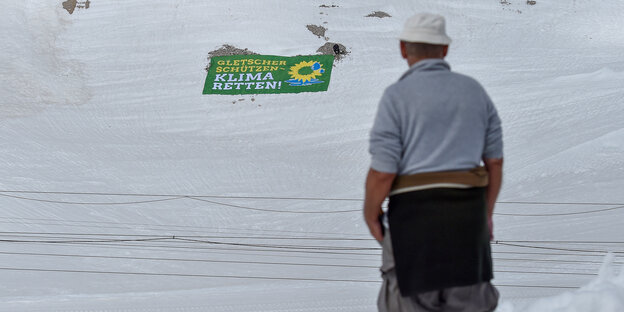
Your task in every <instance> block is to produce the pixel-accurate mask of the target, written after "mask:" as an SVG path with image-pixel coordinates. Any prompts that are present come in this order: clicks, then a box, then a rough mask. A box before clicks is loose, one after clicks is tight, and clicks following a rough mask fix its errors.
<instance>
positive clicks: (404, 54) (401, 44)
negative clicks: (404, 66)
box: [399, 41, 407, 59]
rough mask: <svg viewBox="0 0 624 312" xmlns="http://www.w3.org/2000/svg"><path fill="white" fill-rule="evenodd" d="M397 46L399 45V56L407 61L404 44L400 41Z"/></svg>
mask: <svg viewBox="0 0 624 312" xmlns="http://www.w3.org/2000/svg"><path fill="white" fill-rule="evenodd" d="M399 44H400V48H401V56H402V57H403V58H404V59H407V48H406V47H405V42H404V41H401V42H400V43H399Z"/></svg>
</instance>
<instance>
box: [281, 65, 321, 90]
mask: <svg viewBox="0 0 624 312" xmlns="http://www.w3.org/2000/svg"><path fill="white" fill-rule="evenodd" d="M324 73H325V69H324V68H323V65H322V64H321V63H319V62H315V61H303V62H300V63H297V64H295V65H293V66H291V67H290V71H289V72H288V74H289V75H290V77H291V78H292V79H289V80H286V82H288V83H289V84H290V85H291V86H309V85H313V84H317V83H322V82H323V81H320V80H318V79H317V78H316V77H318V76H321V75H322V74H324Z"/></svg>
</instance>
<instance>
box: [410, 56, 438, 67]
mask: <svg viewBox="0 0 624 312" xmlns="http://www.w3.org/2000/svg"><path fill="white" fill-rule="evenodd" d="M432 59H438V60H443V59H444V57H411V56H410V57H408V58H407V65H409V67H412V65H414V64H416V63H418V62H420V61H422V60H432Z"/></svg>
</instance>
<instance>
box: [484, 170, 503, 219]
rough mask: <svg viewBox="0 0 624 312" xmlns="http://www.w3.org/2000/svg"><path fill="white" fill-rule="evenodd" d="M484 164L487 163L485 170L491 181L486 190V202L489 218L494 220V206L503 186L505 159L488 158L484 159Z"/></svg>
mask: <svg viewBox="0 0 624 312" xmlns="http://www.w3.org/2000/svg"><path fill="white" fill-rule="evenodd" d="M483 163H485V168H486V169H487V171H488V178H489V181H490V183H489V184H488V186H487V190H486V200H487V208H488V210H487V212H488V218H492V214H493V213H494V205H495V204H496V199H497V198H498V193H499V192H500V188H501V185H502V184H503V159H502V158H486V159H483Z"/></svg>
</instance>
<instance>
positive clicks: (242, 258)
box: [0, 0, 624, 312]
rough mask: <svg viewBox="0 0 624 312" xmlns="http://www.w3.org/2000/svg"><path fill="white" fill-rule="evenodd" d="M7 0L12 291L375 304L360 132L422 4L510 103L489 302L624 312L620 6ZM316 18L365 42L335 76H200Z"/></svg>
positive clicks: (99, 303) (5, 301) (52, 296)
mask: <svg viewBox="0 0 624 312" xmlns="http://www.w3.org/2000/svg"><path fill="white" fill-rule="evenodd" d="M0 1H1V2H0V3H1V4H2V8H3V9H2V11H1V12H0V17H1V18H0V26H1V27H0V40H1V42H2V44H1V45H0V47H1V48H0V60H1V62H0V71H1V72H2V75H1V78H0V81H1V83H0V138H1V140H0V151H1V152H0V155H2V161H1V162H0V224H2V228H1V229H2V230H1V231H0V240H2V241H0V263H1V265H0V271H1V272H0V311H375V300H376V294H377V290H378V288H379V285H380V277H379V272H378V269H377V268H376V267H377V266H378V265H379V263H380V252H379V249H378V245H377V244H376V243H375V242H374V241H372V240H370V236H369V235H368V232H367V230H366V227H365V225H364V223H363V222H362V218H361V213H360V212H359V209H360V208H361V198H362V196H363V194H362V192H363V180H364V176H365V174H366V171H367V169H368V165H369V158H368V154H367V138H368V131H369V130H370V127H371V124H372V120H373V116H374V113H375V111H376V105H377V100H378V99H379V97H380V95H381V93H382V92H383V88H384V87H385V86H387V85H389V84H390V83H392V82H393V81H395V80H396V79H398V77H400V75H401V74H402V72H403V71H404V70H405V69H406V65H405V63H404V62H403V61H402V60H401V59H400V56H399V53H398V48H397V46H398V43H397V41H396V35H397V33H398V32H399V30H400V28H401V26H402V24H403V21H404V20H405V19H407V17H409V16H410V15H411V14H413V13H414V12H418V11H433V12H440V13H442V14H444V15H445V16H446V17H447V22H448V27H447V28H448V32H449V35H450V36H451V37H452V38H453V40H454V41H453V44H452V45H451V50H450V54H449V56H448V61H449V63H450V64H451V66H452V68H453V69H454V70H457V71H458V72H462V73H465V74H468V75H471V76H473V77H475V78H476V79H478V80H479V81H480V82H482V84H483V85H484V86H485V88H486V89H487V90H488V92H489V93H490V95H491V97H492V98H493V100H494V102H495V103H496V105H497V107H498V110H499V113H500V115H501V118H502V120H503V126H504V135H505V155H506V156H505V183H504V187H503V190H502V193H501V197H500V199H499V200H500V203H499V204H498V206H497V213H499V214H498V215H496V216H495V220H494V221H495V236H496V237H495V239H496V240H497V241H495V243H494V244H493V250H494V261H495V271H496V272H495V275H496V279H495V280H494V283H495V284H496V285H497V286H498V287H499V289H500V291H501V294H502V298H501V306H500V308H499V309H498V310H499V312H511V311H513V312H519V311H520V312H532V311H566V312H567V311H622V310H624V303H623V301H624V299H623V298H624V281H623V277H622V276H623V273H622V271H624V270H622V269H621V268H620V267H621V265H622V253H623V252H624V249H622V248H623V245H624V242H621V241H619V240H620V238H621V237H623V236H622V234H623V230H622V226H621V221H620V220H621V218H622V214H623V213H624V209H621V207H622V206H624V198H623V197H622V192H621V189H622V187H623V186H624V178H623V177H622V169H623V168H624V160H623V159H622V157H621V155H622V153H623V152H624V150H623V149H624V113H623V112H624V110H623V109H622V108H624V105H623V104H624V89H622V87H621V86H622V85H624V62H623V61H622V58H621V53H620V51H621V50H622V48H624V37H623V36H621V32H620V30H621V29H622V28H623V27H624V20H622V18H621V16H622V14H623V13H624V3H621V2H618V1H598V0H587V1H555V2H553V1H550V2H548V1H537V3H536V4H535V5H527V4H525V2H524V1H510V2H511V3H510V4H505V3H500V2H499V1H485V0H479V1H465V0H449V1H443V2H442V1H438V2H436V1H413V0H391V1H381V0H371V1H366V2H365V3H364V2H362V1H355V0H341V1H318V0H314V1H303V0H293V1H277V0H265V1H253V0H229V1H216V0H214V1H199V0H196V1H195V0H175V1H160V2H154V1H149V2H148V1H146V0H135V1H119V0H111V1H99V0H92V1H91V4H90V7H89V9H79V8H78V9H76V10H75V11H74V13H73V14H71V15H70V14H69V13H68V12H67V11H65V10H64V9H63V8H62V5H61V2H62V1H58V2H50V1H34V0H33V1H9V0H0ZM322 4H325V5H328V6H331V5H337V7H328V8H321V7H320V5H322ZM375 11H383V12H386V13H388V14H389V15H391V17H387V18H383V19H380V18H370V17H366V15H368V14H370V13H371V12H375ZM321 13H322V14H321ZM306 25H319V26H323V27H325V28H327V31H326V34H325V36H327V37H329V40H330V41H332V42H337V43H341V44H343V45H345V46H346V47H347V49H348V50H349V51H350V52H351V53H350V54H349V55H348V56H347V57H346V58H344V59H343V60H341V61H339V62H337V63H336V66H335V68H334V70H333V73H332V79H331V84H330V87H329V90H328V91H327V92H324V93H302V94H283V95H256V96H218V95H211V96H207V95H202V94H201V90H202V87H203V83H204V78H205V75H206V72H205V70H204V68H205V67H206V65H207V64H208V60H207V56H208V52H210V51H212V50H215V49H217V48H219V47H221V46H222V45H223V44H231V45H234V46H236V47H238V48H248V49H249V50H251V51H254V52H257V53H261V54H271V55H287V56H290V55H297V54H314V52H315V51H316V50H317V49H318V48H319V47H320V46H322V45H323V44H324V43H325V40H324V38H318V37H317V36H315V35H314V34H312V33H311V32H310V31H309V30H308V29H307V28H306ZM38 192H43V193H38ZM209 196H217V197H209ZM332 199H340V200H332ZM268 210H270V211H268ZM276 210H277V211H284V212H282V213H279V212H275V211H276ZM337 211H346V212H337ZM590 211H596V212H591V213H589V212H590ZM302 212H303V213H302ZM310 212H325V213H310ZM570 213H572V214H570ZM577 213H580V214H577ZM549 215H550V216H549ZM141 239H158V240H154V241H142V240H141ZM15 240H21V241H41V240H45V241H56V243H50V242H48V243H41V242H39V243H33V242H30V243H28V242H14V241H15ZM103 240H107V241H103ZM119 240H123V241H119ZM96 241H97V242H96ZM198 241H199V242H198ZM607 252H612V253H613V255H614V259H612V262H611V260H610V259H606V261H602V260H603V257H604V256H605V254H606V253H607ZM603 262H604V264H603V266H602V269H601V263H603ZM613 268H615V269H613ZM56 270H61V271H73V272H59V271H56ZM610 270H613V271H615V272H609V271H610ZM598 272H600V274H599V275H597V274H598ZM618 272H619V273H618ZM136 273H140V274H143V275H137V274H136ZM150 274H151V275H150ZM157 274H174V275H175V274H177V275H178V276H173V275H164V276H163V275H157ZM179 275H182V276H179ZM228 276H229V277H228ZM241 277H243V278H241ZM245 277H246V278H245ZM583 285H585V286H583Z"/></svg>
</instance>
